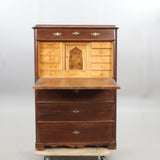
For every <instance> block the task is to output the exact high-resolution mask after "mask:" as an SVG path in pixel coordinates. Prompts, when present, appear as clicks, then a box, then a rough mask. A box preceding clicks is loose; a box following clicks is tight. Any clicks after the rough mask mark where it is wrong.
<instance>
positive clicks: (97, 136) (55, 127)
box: [37, 122, 114, 143]
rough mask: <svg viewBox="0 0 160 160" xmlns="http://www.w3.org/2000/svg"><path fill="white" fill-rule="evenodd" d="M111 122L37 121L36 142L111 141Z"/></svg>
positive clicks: (112, 130)
mask: <svg viewBox="0 0 160 160" xmlns="http://www.w3.org/2000/svg"><path fill="white" fill-rule="evenodd" d="M113 132H114V124H113V123H92V122H90V123H87V122H85V123H47V124H44V123H39V124H38V139H37V140H38V143H59V142H61V143H63V142H68V143H69V142H71V143H74V142H81V143H83V142H112V141H113V139H114V138H113V135H114V133H113Z"/></svg>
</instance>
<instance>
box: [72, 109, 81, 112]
mask: <svg viewBox="0 0 160 160" xmlns="http://www.w3.org/2000/svg"><path fill="white" fill-rule="evenodd" d="M72 112H73V113H79V112H80V111H79V110H78V109H74V110H73V111H72Z"/></svg>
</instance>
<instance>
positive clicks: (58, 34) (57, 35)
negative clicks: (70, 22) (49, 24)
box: [53, 32, 62, 37]
mask: <svg viewBox="0 0 160 160" xmlns="http://www.w3.org/2000/svg"><path fill="white" fill-rule="evenodd" d="M53 35H54V36H55V37H61V36H62V33H60V32H56V33H53Z"/></svg>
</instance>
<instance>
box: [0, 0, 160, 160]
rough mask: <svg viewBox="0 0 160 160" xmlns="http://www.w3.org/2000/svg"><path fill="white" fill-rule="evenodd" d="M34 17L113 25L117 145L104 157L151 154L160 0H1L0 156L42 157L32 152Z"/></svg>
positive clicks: (155, 143)
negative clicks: (116, 45)
mask: <svg viewBox="0 0 160 160" xmlns="http://www.w3.org/2000/svg"><path fill="white" fill-rule="evenodd" d="M35 24H81V25H82V24H97V25H98V24H100V25H102V24H103V25H105V24H111V25H112V24H115V25H117V26H118V27H119V28H120V29H119V30H118V82H119V84H120V85H121V87H122V89H121V90H120V91H118V95H119V96H118V110H117V113H118V114H117V119H118V123H117V133H118V134H117V139H118V150H117V151H113V152H112V153H111V157H109V159H119V160H121V159H122V160H132V159H135V158H136V159H140V160H141V159H146V160H149V159H153V158H154V159H157V157H159V146H160V136H159V135H160V127H159V126H160V116H159V115H160V107H159V106H160V99H159V96H160V92H159V89H160V71H159V70H160V1H159V0H5V1H4V0H1V1H0V142H1V145H0V159H5V160H9V159H11V158H12V159H13V160H22V159H24V160H28V159H37V160H38V159H42V157H41V158H39V157H38V156H35V155H34V141H35V132H34V130H35V127H34V91H33V89H32V86H33V83H34V48H33V46H34V44H33V30H32V27H33V26H34V25H35ZM146 153H147V154H146Z"/></svg>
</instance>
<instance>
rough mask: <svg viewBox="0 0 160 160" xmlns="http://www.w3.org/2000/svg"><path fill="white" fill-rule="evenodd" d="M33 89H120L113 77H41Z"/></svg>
mask: <svg viewBox="0 0 160 160" xmlns="http://www.w3.org/2000/svg"><path fill="white" fill-rule="evenodd" d="M33 89H120V86H119V85H118V84H117V83H116V81H115V80H114V79H112V78H40V79H38V80H37V81H36V83H35V86H33Z"/></svg>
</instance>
